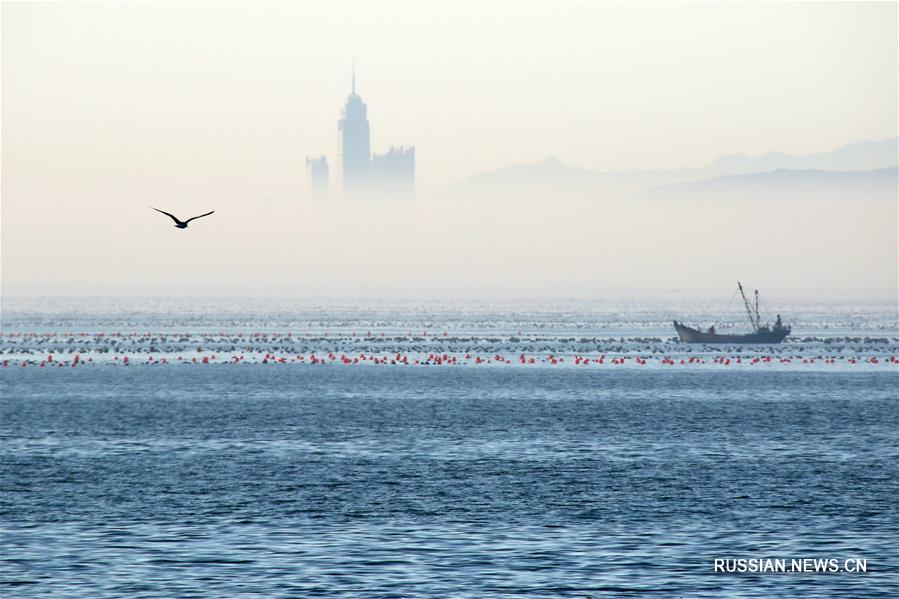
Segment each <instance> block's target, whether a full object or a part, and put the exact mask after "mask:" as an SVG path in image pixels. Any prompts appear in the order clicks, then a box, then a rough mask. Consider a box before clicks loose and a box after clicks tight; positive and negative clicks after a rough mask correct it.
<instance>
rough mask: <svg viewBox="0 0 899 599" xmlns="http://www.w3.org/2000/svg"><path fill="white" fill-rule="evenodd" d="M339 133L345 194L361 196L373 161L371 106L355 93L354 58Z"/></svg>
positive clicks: (339, 122) (338, 126)
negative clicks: (369, 117)
mask: <svg viewBox="0 0 899 599" xmlns="http://www.w3.org/2000/svg"><path fill="white" fill-rule="evenodd" d="M337 130H338V134H339V136H340V166H341V171H342V176H343V193H344V195H347V196H352V195H358V194H359V192H360V191H361V190H362V188H364V187H365V186H366V184H367V183H368V174H369V163H370V162H371V140H370V134H369V128H368V109H367V107H366V106H365V102H363V101H362V98H360V97H359V96H358V95H357V94H356V61H353V88H352V92H351V93H350V95H349V96H348V97H347V99H346V104H345V105H344V107H343V112H342V113H341V115H340V120H339V121H337Z"/></svg>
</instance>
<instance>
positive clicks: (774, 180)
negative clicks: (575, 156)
mask: <svg viewBox="0 0 899 599" xmlns="http://www.w3.org/2000/svg"><path fill="white" fill-rule="evenodd" d="M897 175H899V169H897V167H895V166H894V167H892V168H884V169H876V170H865V171H823V170H812V169H803V170H793V169H778V170H774V171H769V172H764V173H750V174H747V175H727V176H723V177H714V178H711V179H705V180H701V181H689V182H684V183H671V184H668V185H662V186H659V187H655V188H653V189H649V190H647V191H644V192H641V193H640V194H637V195H638V196H639V197H641V198H682V197H691V198H702V197H710V196H714V197H719V198H721V199H726V198H727V197H739V196H742V195H747V194H749V195H754V196H759V195H761V196H777V197H783V196H785V195H786V196H789V195H791V194H795V195H796V196H802V197H815V196H824V195H826V196H832V195H835V194H850V195H853V194H854V195H864V196H865V197H868V198H872V199H873V198H877V197H881V198H884V199H893V200H895V198H896V189H897Z"/></svg>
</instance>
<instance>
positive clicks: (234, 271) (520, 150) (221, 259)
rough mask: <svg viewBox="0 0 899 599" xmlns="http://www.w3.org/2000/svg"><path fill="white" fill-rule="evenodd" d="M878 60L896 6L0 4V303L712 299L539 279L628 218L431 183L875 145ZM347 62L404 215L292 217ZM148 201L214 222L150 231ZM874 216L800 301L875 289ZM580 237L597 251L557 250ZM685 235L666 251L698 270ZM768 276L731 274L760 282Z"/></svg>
mask: <svg viewBox="0 0 899 599" xmlns="http://www.w3.org/2000/svg"><path fill="white" fill-rule="evenodd" d="M896 55H897V7H896V4H895V3H872V4H866V3H813V2H807V3H805V2H804V3H773V2H772V3H688V4H682V3H659V4H656V3H551V4H550V3H452V4H444V3H419V4H413V3H397V4H382V3H371V2H370V3H361V4H356V3H343V2H339V3H321V4H318V3H255V2H254V3H218V2H199V3H186V2H149V3H138V2H123V3H105V2H89V3H79V2H68V3H43V2H41V3H37V2H35V3H12V2H3V4H2V91H0V100H2V198H0V200H2V214H0V216H2V284H3V285H2V286H3V293H4V294H6V295H9V294H14V295H18V294H63V295H65V294H76V295H77V294H93V293H99V294H112V295H118V294H122V295H127V294H157V293H158V294H203V295H209V294H213V295H214V294H237V295H258V294H300V295H323V294H324V295H326V294H357V293H360V294H362V293H372V294H379V293H385V294H391V293H397V294H415V293H423V294H427V293H435V292H443V291H445V290H447V289H449V290H456V291H458V292H459V293H469V294H477V293H478V292H479V291H490V292H494V291H497V292H508V293H538V294H539V293H548V292H550V291H552V292H553V293H565V292H572V293H574V292H577V291H578V290H584V289H599V288H604V287H627V288H653V287H655V286H657V285H663V286H669V287H670V286H671V285H679V284H680V285H684V286H686V287H702V288H708V287H714V286H717V285H718V284H719V283H720V282H721V281H731V280H732V279H734V278H736V277H735V276H733V274H732V273H721V275H720V277H721V279H720V280H719V279H718V278H717V277H709V276H707V275H706V274H705V272H703V270H702V269H700V268H696V269H690V268H689V267H688V268H687V272H685V273H684V274H683V275H679V276H677V277H675V276H672V274H671V268H670V265H667V266H666V265H659V266H654V265H653V262H654V261H653V260H651V259H650V258H651V256H650V257H649V258H647V257H643V258H641V259H640V260H637V259H636V258H634V262H633V263H627V264H624V265H617V266H616V264H615V263H614V261H603V260H600V261H599V263H592V262H585V263H583V264H581V263H578V265H577V268H574V266H572V267H571V268H570V269H568V270H566V268H561V267H560V266H559V265H558V263H559V262H564V259H563V257H562V256H554V254H553V252H554V251H559V252H562V251H568V252H571V253H577V254H578V255H584V254H590V255H595V256H606V255H609V253H617V252H618V251H619V250H618V248H620V247H621V246H622V244H626V243H628V239H629V236H630V238H631V239H632V238H633V233H634V231H635V230H639V228H640V226H641V222H640V213H639V210H636V209H633V208H627V207H625V206H623V205H621V204H614V205H611V204H610V205H600V204H597V205H594V206H591V207H584V206H581V207H579V208H578V209H577V212H576V213H570V212H569V211H562V213H561V214H559V215H557V216H553V217H548V216H547V214H546V213H545V210H546V207H545V206H543V207H536V208H534V207H533V206H534V203H531V204H529V205H528V206H524V205H522V206H515V205H514V204H513V205H509V204H508V203H503V202H500V201H497V202H496V204H495V205H490V204H489V200H485V201H487V202H488V204H486V205H485V204H481V205H480V206H479V207H478V208H477V209H476V210H475V209H472V208H471V207H470V206H469V207H460V208H459V209H457V210H454V209H452V208H453V207H447V206H445V205H444V204H443V203H444V202H445V201H446V200H445V199H444V196H443V195H441V194H442V190H443V189H444V188H445V187H446V186H448V185H451V184H454V183H457V182H460V181H464V180H465V179H466V178H468V177H470V176H472V175H475V174H477V173H479V172H483V171H489V170H493V169H497V168H500V167H503V166H507V165H510V164H514V163H519V162H535V161H540V160H542V159H543V158H545V157H546V156H548V155H556V156H558V157H559V158H560V159H561V160H562V161H563V162H565V163H566V164H572V165H578V166H582V167H585V168H589V169H594V170H600V171H607V170H629V169H656V168H681V167H698V166H702V165H705V164H708V163H711V162H712V161H714V160H715V159H716V158H718V157H720V156H722V155H726V154H732V153H737V152H742V153H747V154H761V153H764V152H769V151H774V150H776V151H783V152H787V153H791V154H807V153H812V152H821V151H827V150H830V149H833V148H836V147H839V146H841V145H844V144H848V143H851V142H855V141H859V140H869V139H875V140H876V139H883V138H888V137H895V136H896V132H897V104H896V102H897V100H896V98H897V56H896ZM354 59H355V61H356V78H357V90H358V92H359V94H360V95H361V96H362V98H363V99H364V101H365V102H366V103H367V104H368V109H369V120H370V122H371V127H372V149H373V150H374V151H378V152H381V151H384V150H386V149H387V147H389V146H390V145H415V146H416V169H417V171H416V185H417V189H418V192H419V198H418V200H417V202H416V204H415V205H414V206H412V207H408V206H407V207H404V208H399V209H397V208H394V207H387V208H384V207H376V208H372V207H360V208H358V209H357V210H355V211H350V210H349V209H347V208H346V207H344V208H343V209H340V210H336V209H335V210H331V208H329V207H325V208H323V207H322V206H320V205H315V204H312V203H310V198H309V197H308V194H307V190H306V175H305V170H304V158H305V156H306V155H318V154H325V155H327V156H328V157H329V160H330V161H331V162H332V172H334V171H336V170H337V169H336V168H334V167H333V165H334V161H335V159H336V152H337V119H338V117H339V111H340V108H341V106H342V104H343V102H344V100H345V98H346V96H347V94H348V93H349V88H350V71H351V64H352V61H353V60H354ZM538 199H539V198H538ZM552 201H554V202H555V201H558V198H553V199H552ZM608 201H609V202H612V200H608ZM149 205H156V206H158V207H160V208H162V209H165V210H169V211H172V212H175V213H176V214H179V215H183V216H188V215H192V214H199V213H201V212H206V211H208V210H212V209H214V210H216V214H215V215H213V216H212V217H210V218H208V219H204V221H198V222H197V223H195V225H193V224H192V226H191V229H190V230H189V231H176V230H174V229H172V228H171V226H170V224H171V223H169V222H167V221H166V220H165V218H164V217H162V216H161V215H158V214H156V213H153V212H152V211H150V210H149V208H148V206H149ZM872 206H874V207H871V208H869V209H867V210H868V212H866V213H865V214H864V215H858V214H857V212H858V211H857V209H856V210H853V212H854V213H855V215H856V216H859V218H862V219H863V221H864V222H867V220H870V221H873V222H881V223H882V221H883V220H884V219H887V221H888V220H889V218H891V217H892V218H893V223H892V225H893V228H892V238H891V231H890V230H889V229H884V230H882V231H880V232H879V233H878V234H877V235H876V236H875V237H876V238H877V239H878V240H880V242H879V243H881V245H876V246H873V247H867V246H866V249H867V251H871V252H875V253H877V254H878V257H876V258H870V257H869V260H868V261H870V260H873V261H874V263H873V264H869V265H868V266H864V267H860V268H852V267H847V268H845V269H844V270H845V273H844V275H841V277H837V278H834V277H833V276H832V275H828V273H827V269H826V268H822V269H816V268H808V269H806V270H809V272H814V273H815V275H814V276H813V277H805V278H803V279H802V285H804V286H807V287H809V288H811V287H835V288H840V289H845V290H858V289H867V288H871V289H874V288H877V289H884V288H886V289H888V290H889V289H895V270H896V265H895V241H896V240H895V207H892V208H890V207H883V205H882V204H877V203H876V202H875V203H874V204H872ZM809 210H812V211H813V210H814V207H813V206H811V205H810V206H809ZM872 211H873V212H872ZM878 211H879V212H878ZM719 212H721V211H719ZM737 212H739V211H737ZM737 212H734V213H733V214H728V213H727V211H726V210H725V211H724V212H721V213H720V214H719V215H718V216H719V217H720V218H718V220H713V221H710V222H709V227H710V228H714V227H718V226H726V225H727V224H728V223H730V224H731V226H732V225H733V221H734V215H735V214H737ZM609 215H613V216H614V217H613V218H611V219H610V218H608V217H609ZM694 216H696V215H694ZM156 217H159V218H156ZM697 217H698V218H702V216H701V213H700V214H699V215H698V216H697ZM509 219H511V222H513V223H514V226H507V225H508V223H509V222H510V221H509ZM555 219H558V222H555ZM864 219H867V220H864ZM813 220H814V219H813ZM593 221H601V223H600V224H599V225H598V228H599V229H602V230H603V231H605V232H606V235H605V237H606V240H595V242H591V241H590V240H589V239H587V240H584V239H579V240H575V241H572V231H577V232H578V233H579V234H580V235H581V236H582V237H583V236H587V237H588V238H589V236H590V233H589V232H590V230H591V227H590V225H589V223H591V222H593ZM864 222H862V221H859V223H858V226H859V227H861V228H862V229H864V226H865V225H864ZM547 223H554V224H552V225H550V224H547ZM827 224H828V222H823V223H822V226H825V225H827ZM582 229H583V230H582ZM513 230H514V231H516V233H515V234H514V235H513V234H512V233H510V231H513ZM834 233H835V234H838V232H834ZM861 235H862V236H861V237H860V238H859V242H860V244H861V245H865V244H866V243H869V242H870V240H869V239H866V238H864V233H862V234H861ZM616 236H617V237H616ZM641 238H644V236H641ZM522 239H531V240H533V243H532V244H530V245H527V246H526V247H523V246H522V242H521V240H522ZM610 239H611V240H612V241H609V240H610ZM680 239H681V238H678V237H671V238H666V237H664V235H662V237H661V238H660V239H659V241H660V243H661V242H665V243H669V244H670V243H674V242H678V241H679V240H680ZM702 241H703V240H702V239H701V238H700V239H694V240H692V241H691V243H692V246H690V247H688V248H687V249H688V250H689V252H692V253H691V254H689V255H695V256H697V257H701V256H704V255H705V253H704V252H706V250H707V249H708V248H707V247H705V246H703V245H702ZM795 243H796V248H800V247H802V248H805V249H804V250H803V251H805V250H807V249H808V245H809V243H821V241H820V240H818V241H815V240H814V238H812V237H810V238H809V239H798V240H796V241H795ZM890 243H892V244H893V247H892V249H890ZM856 245H859V244H856ZM497 248H500V249H497ZM502 248H506V249H505V250H503V249H502ZM554 248H555V249H554ZM780 249H783V248H780ZM820 249H821V250H822V251H824V249H826V248H824V247H823V246H822V248H820ZM504 251H505V252H506V253H503V252H504ZM491 252H499V259H498V260H497V261H492V260H485V259H484V256H485V254H488V253H491ZM522 252H524V254H525V255H528V256H530V255H531V254H530V253H533V256H532V257H533V260H532V261H531V263H530V265H529V266H522V265H521V264H519V262H518V260H516V257H520V256H521V255H522ZM800 253H801V252H800ZM400 254H402V255H400ZM803 255H804V254H803ZM841 255H844V254H841ZM546 256H550V257H552V259H547V258H546ZM553 256H554V257H553ZM852 257H856V255H855V254H852ZM857 257H858V258H859V260H861V259H862V257H863V256H862V254H861V253H859V254H858V256H857ZM771 259H772V256H767V255H766V256H760V257H759V258H758V259H757V260H756V261H755V262H752V261H749V262H747V263H746V264H740V267H741V269H742V270H744V271H749V272H750V273H752V274H755V275H757V276H758V278H759V279H760V280H758V281H757V283H758V284H759V286H764V284H765V283H766V282H768V281H766V278H767V277H768V276H769V274H770V273H772V269H776V266H773V265H772V264H771V263H770V261H771ZM460 264H464V265H465V266H464V267H460ZM718 266H726V265H717V264H716V269H717V267H718ZM802 266H803V263H802V262H796V263H794V264H791V265H790V270H791V272H795V269H796V268H802ZM725 270H726V268H725ZM819 270H820V272H818V271H819ZM890 273H892V274H890ZM796 281H797V279H796V277H794V276H791V275H788V274H787V273H782V274H780V275H777V274H776V273H774V274H773V275H770V283H771V284H773V285H776V286H780V287H789V286H791V285H798V284H799V283H798V282H796ZM728 285H730V283H728Z"/></svg>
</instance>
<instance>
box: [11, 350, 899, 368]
mask: <svg viewBox="0 0 899 599" xmlns="http://www.w3.org/2000/svg"><path fill="white" fill-rule="evenodd" d="M250 358H251V360H249V361H248V360H247V356H246V354H234V355H231V356H230V357H229V358H227V359H222V360H219V359H218V357H217V355H216V354H212V355H209V356H200V357H195V356H194V357H190V358H186V357H184V356H183V355H178V356H175V357H174V358H172V359H169V358H168V357H165V356H162V357H159V358H153V356H149V357H148V358H147V359H145V360H143V361H141V362H134V361H133V360H132V359H131V358H130V357H129V356H114V357H113V358H112V360H108V361H100V362H95V361H94V359H93V357H90V356H89V357H87V358H86V359H82V358H81V355H80V354H76V355H75V356H74V357H73V358H72V359H71V360H60V359H58V358H57V357H54V355H53V354H49V355H47V356H46V358H44V359H42V360H39V361H38V360H32V359H22V360H9V359H7V360H3V361H2V363H0V364H2V367H3V368H8V367H9V366H11V365H16V364H18V365H19V366H20V367H27V366H37V367H39V368H45V367H48V366H55V367H60V368H61V367H64V366H70V367H76V366H79V365H90V366H93V365H97V364H113V365H116V364H121V365H124V366H129V365H131V364H133V363H137V364H144V365H147V364H150V365H166V364H259V363H261V364H288V363H299V364H314V365H317V364H335V363H339V364H343V365H357V364H374V365H382V364H390V365H434V366H444V365H445V366H456V365H471V364H474V365H480V364H504V365H511V364H513V363H515V362H517V363H518V364H522V365H536V364H548V365H552V366H555V365H559V364H565V363H566V358H565V356H559V355H555V354H549V355H546V356H533V355H530V356H528V355H526V354H520V355H519V356H518V357H517V358H515V359H512V358H509V357H506V356H504V355H502V354H493V355H487V356H481V355H474V354H471V353H466V354H464V355H451V354H448V353H442V354H435V353H429V354H428V355H427V356H425V355H421V356H419V357H415V356H410V355H407V354H403V353H400V352H397V353H394V354H389V355H384V354H381V355H378V354H365V353H362V354H356V355H347V354H344V353H341V354H339V355H338V354H336V353H334V352H327V353H322V354H316V353H312V354H309V356H308V357H307V356H306V355H305V354H295V355H291V356H283V355H280V356H279V355H277V354H273V353H270V352H265V354H264V355H263V356H261V359H259V357H258V356H252V355H251V356H250ZM568 358H569V360H568V364H571V365H573V366H589V365H605V364H609V365H614V366H620V365H624V364H633V365H638V366H645V365H647V364H649V363H650V362H653V363H658V364H660V365H663V366H674V365H704V364H710V365H719V366H730V365H732V364H733V365H749V366H754V365H757V364H804V365H813V364H828V365H834V364H837V363H841V364H850V365H856V364H868V365H880V364H884V365H890V366H892V367H896V366H899V358H897V357H896V356H895V355H890V356H884V357H878V356H867V357H858V356H853V357H848V358H835V357H828V358H824V359H821V360H817V361H816V360H815V359H814V358H803V359H802V360H801V362H800V361H796V362H794V361H793V360H792V359H790V358H778V357H772V356H770V355H766V356H755V357H753V358H751V359H744V357H742V356H723V355H722V356H714V357H709V358H708V359H706V358H701V357H697V356H683V357H670V356H663V357H658V358H652V357H649V358H647V357H643V356H627V357H625V356H611V357H607V356H606V355H605V354H602V355H600V356H598V357H589V356H583V355H574V356H568Z"/></svg>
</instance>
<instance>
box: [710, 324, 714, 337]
mask: <svg viewBox="0 0 899 599" xmlns="http://www.w3.org/2000/svg"><path fill="white" fill-rule="evenodd" d="M714 334H715V325H712V326H710V327H709V335H714Z"/></svg>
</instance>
